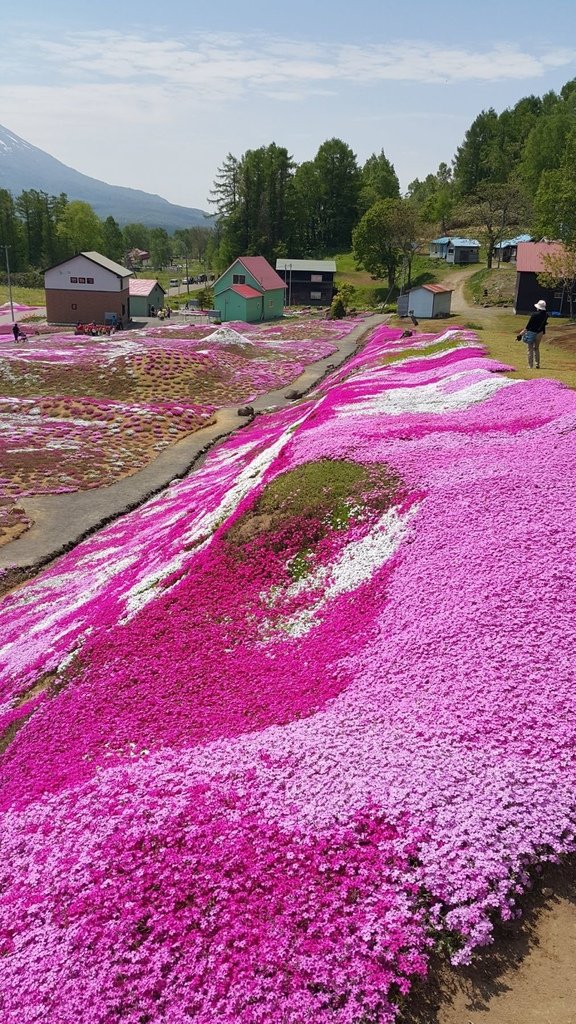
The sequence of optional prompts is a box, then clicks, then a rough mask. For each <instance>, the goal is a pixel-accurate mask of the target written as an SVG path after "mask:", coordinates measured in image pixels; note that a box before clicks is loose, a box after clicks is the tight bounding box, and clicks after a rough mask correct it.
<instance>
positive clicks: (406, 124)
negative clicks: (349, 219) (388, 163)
mask: <svg viewBox="0 0 576 1024" xmlns="http://www.w3.org/2000/svg"><path fill="white" fill-rule="evenodd" d="M575 57H576V50H573V49H569V48H568V47H564V48H555V49H552V48H547V47H546V46H545V45H544V44H543V45H542V48H541V49H538V46H537V45H536V44H535V45H534V46H533V47H531V48H530V52H525V51H524V49H523V48H522V47H521V46H520V45H508V44H505V43H500V44H496V43H493V44H491V45H490V46H487V47H484V48H482V49H478V50H476V49H473V48H472V47H466V46H446V45H445V44H440V43H435V42H425V41H414V40H410V41H403V40H395V41H394V40H390V39H389V40H387V41H386V42H382V43H366V45H363V46H359V45H351V44H348V43H343V42H339V43H329V42H324V41H322V42H314V41H310V40H298V39H296V38H288V39H284V38H281V37H279V36H277V35H274V36H272V35H265V34H263V33H257V34H256V33H254V34H248V33H245V34H235V33H227V34H216V33H213V32H212V33H209V32H205V33H196V34H192V35H178V37H173V38H170V37H168V36H164V37H160V38H158V37H156V38H154V39H152V38H144V37H143V35H141V34H138V33H137V32H133V33H132V34H123V33H120V32H117V31H108V30H107V31H99V32H76V33H72V32H70V33H69V34H60V35H58V36H56V35H54V37H53V38H51V37H50V36H49V35H44V37H43V38H35V39H34V44H33V59H31V43H30V37H29V35H26V34H22V35H21V36H20V37H17V38H13V39H12V40H11V43H10V46H7V47H5V48H4V50H3V59H2V83H1V84H0V111H1V114H0V120H1V121H2V122H3V123H4V124H5V125H6V127H8V128H9V129H11V130H12V131H15V132H17V133H18V134H19V135H21V136H22V137H23V138H25V139H26V140H27V141H29V142H31V143H33V144H34V145H36V146H39V147H40V148H42V149H44V150H46V151H47V152H49V153H51V154H52V155H53V156H55V157H57V158H58V159H60V160H62V161H63V162H64V163H67V164H69V165H70V166H72V167H75V168H76V169H78V170H81V171H84V173H86V174H90V175H92V176H93V177H97V178H100V179H102V180H104V181H109V182H112V183H114V184H123V185H130V186H132V187H138V188H143V189H145V190H147V191H152V192H159V193H160V194H161V195H164V196H166V198H169V199H171V200H172V201H174V202H181V203H184V204H185V205H194V206H198V205H200V206H201V205H204V206H205V205H206V200H205V197H206V196H207V194H208V191H209V189H210V187H211V184H212V182H213V180H214V174H215V172H216V168H217V167H218V166H219V164H220V163H221V162H222V159H223V158H224V156H225V154H226V153H227V152H229V151H231V152H234V153H236V154H237V155H239V154H240V153H241V152H243V151H244V150H245V149H247V148H252V147H254V146H259V145H264V144H267V143H268V142H270V141H271V140H272V139H274V138H277V136H280V137H278V138H277V141H278V142H279V143H281V144H283V145H286V146H287V147H288V148H289V149H290V151H293V152H294V156H295V158H296V159H297V161H298V162H300V161H301V160H303V159H310V158H311V157H312V156H313V155H314V152H315V150H316V149H317V147H318V145H319V144H320V142H322V141H323V139H325V138H328V137H330V135H331V134H341V137H342V138H346V140H347V141H349V143H350V144H351V145H352V146H353V148H355V149H356V151H358V152H359V154H362V152H364V153H365V155H368V154H369V153H370V152H372V151H373V150H374V149H379V148H380V146H381V145H385V146H386V150H387V155H389V157H390V158H391V159H392V161H393V163H394V165H395V167H396V170H397V173H398V174H399V176H400V179H401V181H403V180H405V181H406V182H408V181H410V180H412V179H413V178H414V177H416V176H417V175H418V176H420V175H421V174H425V173H428V171H429V170H432V169H434V167H435V166H437V164H438V162H439V161H440V160H449V159H450V156H451V153H453V152H454V151H455V148H456V146H457V145H458V144H459V142H460V140H461V137H462V133H463V131H464V130H465V129H466V126H467V124H468V123H470V121H471V120H472V119H473V117H474V116H476V114H477V113H478V110H479V106H478V105H477V96H478V92H479V91H480V90H482V93H483V95H484V94H485V93H486V92H487V91H488V90H487V86H488V83H500V82H504V81H505V80H508V81H509V82H512V83H515V84H516V87H517V88H516V91H518V89H519V88H522V86H521V84H519V83H522V82H523V81H526V82H527V83H529V85H528V86H527V87H526V91H532V90H533V89H534V84H533V83H534V82H535V81H537V80H539V79H543V80H544V79H545V77H546V75H548V76H549V75H550V71H551V69H559V68H563V67H567V66H568V65H570V64H573V63H574V61H575ZM571 73H572V71H570V74H571ZM567 77H568V76H567ZM394 83H403V84H404V85H408V86H409V85H414V86H415V87H416V89H415V90H414V95H416V94H418V97H419V98H418V99H417V100H416V101H414V100H413V99H412V100H411V99H408V98H407V97H408V92H409V90H408V89H406V90H401V89H400V88H394ZM438 85H440V86H442V87H444V88H445V91H444V92H442V94H441V95H440V92H439V91H438V90H435V89H434V88H431V86H438ZM466 85H467V86H468V90H467V94H468V95H469V96H470V97H472V96H473V97H474V98H471V99H470V113H469V115H468V111H467V110H465V109H463V104H462V102H461V100H462V97H463V96H464V93H465V90H464V88H461V87H464V86H466ZM418 87H420V88H418ZM446 87H448V88H449V87H452V88H449V91H448V89H447V88H446ZM474 87H476V93H475V94H474ZM513 88H514V86H512V85H511V86H509V88H508V90H507V92H508V94H509V93H510V91H511V90H512V89H513ZM496 89H497V90H498V94H499V93H500V86H499V84H498V85H495V86H494V90H496ZM494 90H493V92H494ZM480 102H484V100H481V101H480ZM507 102H509V100H507V99H506V97H505V96H504V90H502V105H503V106H504V105H505V104H506V103H507ZM415 104H416V106H415ZM350 107H353V109H354V114H353V118H352V120H351V117H352V115H350V114H349V113H348V114H343V110H344V109H345V108H347V109H350ZM343 117H347V118H348V120H347V121H345V122H344V121H343ZM440 120H441V121H442V131H441V132H439V131H438V130H435V131H432V129H431V125H433V124H435V125H436V126H438V123H439V121H440ZM415 136H416V139H417V141H416V142H415ZM172 143H173V145H172Z"/></svg>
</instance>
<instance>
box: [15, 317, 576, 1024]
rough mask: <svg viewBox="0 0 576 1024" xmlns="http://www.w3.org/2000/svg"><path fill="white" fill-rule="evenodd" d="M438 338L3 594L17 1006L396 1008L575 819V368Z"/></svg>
mask: <svg viewBox="0 0 576 1024" xmlns="http://www.w3.org/2000/svg"><path fill="white" fill-rule="evenodd" d="M443 341H444V345H443V348H442V350H440V351H434V352H430V351H428V349H430V346H431V345H432V344H436V343H437V342H438V339H437V338H431V337H425V336H416V337H415V338H414V337H413V338H411V339H410V340H409V345H410V348H411V349H414V348H415V347H417V348H420V349H421V354H418V355H411V356H410V357H408V358H403V347H404V348H405V347H406V345H407V344H408V342H406V343H403V342H400V339H399V332H394V331H391V330H389V329H386V328H383V329H380V330H378V331H376V332H375V334H374V336H373V338H372V339H371V341H370V342H369V343H368V345H367V346H366V347H365V348H364V350H363V351H362V352H360V353H358V354H357V355H356V356H355V357H354V359H353V360H351V361H350V362H349V363H347V364H346V367H342V368H340V369H339V370H338V371H336V372H335V373H334V374H333V376H332V379H331V381H329V382H324V384H323V385H322V387H321V388H319V389H318V391H317V393H316V394H315V395H312V396H311V397H310V399H309V400H308V401H307V402H306V403H302V404H301V405H300V406H299V407H298V408H290V409H287V410H284V411H282V412H279V413H277V414H274V415H272V416H269V417H266V418H264V417H262V418H259V419H258V420H257V421H255V422H254V423H253V424H252V425H251V426H250V427H249V428H247V429H246V430H244V431H242V432H241V433H240V434H239V435H237V436H235V437H234V438H232V439H230V440H229V441H228V442H227V443H226V444H224V445H222V446H221V447H220V448H219V449H218V450H217V451H215V452H214V453H213V454H212V455H211V456H210V457H209V458H208V459H207V461H206V463H205V464H204V466H203V467H202V469H201V470H200V471H199V472H198V473H197V474H195V475H194V477H193V478H190V479H187V480H183V481H180V482H178V483H176V484H175V485H174V486H171V487H170V488H168V489H167V491H166V492H165V493H164V494H163V495H160V496H158V497H157V498H155V499H154V500H152V501H151V502H149V503H148V504H147V505H145V506H143V507H142V508H140V509H138V510H137V511H135V512H134V513H132V514H131V515H129V516H126V517H124V518H123V519H122V520H119V521H118V522H116V523H114V524H112V525H111V526H110V527H108V528H106V529H105V530H102V531H100V532H99V533H98V534H96V535H95V536H94V537H92V538H90V539H89V540H87V541H85V542H84V543H83V544H81V545H79V546H78V547H77V548H76V549H75V550H74V551H73V552H71V553H70V554H68V555H67V556H65V557H64V558H62V559H60V561H59V562H58V563H57V564H55V565H54V566H52V567H50V568H49V569H47V570H46V571H45V572H43V573H42V574H41V575H40V576H39V577H37V578H36V579H35V580H32V581H30V582H29V583H28V584H26V585H25V586H23V587H21V588H20V589H19V590H18V591H15V592H14V593H13V594H11V595H8V596H7V597H6V598H4V599H3V601H2V602H0V635H1V636H2V647H1V649H0V700H1V704H0V713H1V715H2V720H1V726H0V728H2V729H4V734H3V735H4V738H5V744H6V749H5V751H4V753H3V755H2V758H1V761H0V764H1V768H2V771H1V785H0V807H1V808H2V816H3V828H2V831H1V833H0V834H1V836H2V838H1V839H0V853H1V856H0V893H1V896H0V949H1V950H2V952H3V954H4V955H3V956H2V959H1V960H0V963H2V974H3V986H2V995H1V997H0V999H1V1000H3V1003H2V1010H3V1019H5V1020H6V1022H7V1024H17V1022H18V1024H19V1022H20V1021H22V1020H26V1021H36V1020H38V1021H40V1020H45V1019H49V1020H50V1021H51V1022H52V1021H54V1022H55V1024H84V1022H86V1024H88V1022H90V1024H93V1022H96V1024H104V1022H106V1024H108V1022H111V1021H113V1020H123V1021H127V1022H130V1024H137V1022H138V1024H141V1022H142V1021H143V1020H145V1021H151V1022H152V1021H153V1022H155V1021H161V1020H167V1021H170V1022H171V1024H172V1022H176V1024H180V1022H185V1021H190V1020H197V1021H199V1022H201V1024H211V1022H212V1021H214V1020H219V1021H220V1020H221V1021H223V1022H225V1024H232V1022H233V1021H240V1022H242V1024H251V1022H253V1021H254V1022H256V1024H259V1022H262V1024H263V1022H264V1021H266V1022H268V1021H270V1022H273V1024H284V1022H289V1024H301V1022H303V1021H308V1020H310V1021H320V1022H323V1021H342V1022H346V1024H360V1022H361V1021H365V1020H367V1019H368V1020H371V1021H375V1022H376V1021H380V1022H389V1021H392V1020H393V1019H394V1016H395V1012H396V1010H395V1008H396V1006H397V1004H398V1000H399V999H401V997H402V995H403V994H404V993H406V992H407V991H408V989H409V987H410V982H411V979H412V978H413V977H414V976H415V975H418V974H423V973H425V971H426V968H427V960H428V956H429V953H430V950H431V948H432V947H433V945H434V944H435V943H436V942H438V941H439V940H440V939H443V940H444V941H448V943H449V944H450V945H451V947H452V950H453V959H454V962H456V963H458V962H462V961H466V960H467V959H468V958H469V956H470V954H471V952H472V950H473V949H474V948H475V947H476V946H479V945H482V944H483V943H485V942H487V941H489V940H490V936H491V932H492V926H493V921H494V919H495V918H496V917H504V918H509V917H510V916H513V915H515V914H517V913H518V912H519V911H518V899H519V896H520V895H521V893H522V892H523V890H524V889H525V888H526V886H527V885H528V884H529V880H530V871H531V869H532V868H535V867H536V866H537V865H539V864H541V863H542V862H543V861H546V860H548V859H557V858H558V857H560V856H562V855H563V854H564V853H565V852H570V851H573V850H574V846H575V841H574V837H575V828H576V821H575V812H576V806H575V805H576V800H575V797H574V793H575V792H576V788H575V787H576V765H575V758H574V740H575V730H576V695H575V690H574V686H573V670H572V663H573V652H572V646H573V644H572V639H571V637H572V622H573V618H574V596H573V595H574V593H575V587H574V584H575V582H576V581H575V578H574V577H575V575H576V574H575V570H574V560H573V558H572V556H571V548H572V537H573V533H574V525H575V524H574V518H575V513H574V502H573V488H572V485H571V475H570V467H571V466H572V464H573V460H574V455H575V447H576V432H575V430H574V425H575V423H576V396H575V395H574V393H573V392H571V391H569V390H568V389H566V388H564V387H562V386H560V385H558V384H556V383H554V382H551V381H547V380H539V381H530V382H525V381H513V380H511V379H509V378H506V377H505V376H503V375H502V374H501V373H499V372H497V371H498V370H499V369H502V367H499V366H498V365H497V364H495V363H494V362H493V361H490V360H488V359H487V358H486V357H485V355H484V354H483V352H482V349H481V347H480V346H479V344H478V342H477V340H476V339H475V337H474V336H473V335H471V334H470V333H468V332H457V333H453V332H451V333H449V334H447V335H446V336H444V339H443ZM391 353H392V354H397V356H398V358H397V360H396V361H394V362H392V363H390V364H386V363H385V362H383V360H384V359H385V358H386V359H388V358H389V357H390V354H391ZM326 460H332V467H333V477H334V480H339V481H344V482H346V481H347V480H354V481H358V480H359V481H360V483H359V484H358V483H356V484H354V486H355V487H356V490H354V489H353V488H352V485H350V487H351V488H352V489H350V490H349V491H348V492H346V491H345V490H343V491H342V492H339V496H338V497H337V498H336V497H335V498H334V501H333V505H332V506H331V507H330V508H329V514H328V515H327V514H326V507H325V506H324V505H323V504H322V488H323V487H324V489H325V490H326V492H328V491H329V487H330V474H328V475H327V476H326V477H325V478H321V479H324V480H325V483H324V484H323V485H322V486H320V487H319V488H316V490H313V489H312V490H311V491H310V494H309V496H308V499H307V500H308V501H309V505H306V502H303V503H300V504H298V500H297V499H298V493H299V491H298V488H301V487H304V484H303V483H302V481H303V480H305V479H306V477H305V474H306V473H307V472H310V471H311V469H313V468H314V467H315V466H320V465H324V464H325V463H326ZM287 473H290V474H292V476H291V477H289V478H286V479H290V480H292V481H294V484H293V490H292V491H290V489H288V490H287V491H285V492H284V491H282V490H279V491H278V494H280V495H283V498H282V500H280V499H278V500H277V501H276V503H275V502H274V501H270V502H269V504H268V505H266V504H265V502H266V499H267V496H270V495H274V494H275V493H276V491H275V490H274V489H275V488H280V487H281V485H282V481H283V479H284V478H285V477H284V475H285V474H287ZM299 474H300V475H299ZM303 474H304V475H303ZM312 479H314V480H315V479H316V477H313V478H312ZM342 486H344V484H342ZM346 486H348V484H347V485H346ZM335 493H336V492H335ZM293 494H295V495H296V497H291V495H293ZM342 494H344V497H342ZM346 495H348V497H346ZM291 501H292V502H293V503H292V504H290V502H291ZM535 610H537V614H536V612H535ZM23 636H26V643H23V642H22V637H23ZM8 740H10V742H8Z"/></svg>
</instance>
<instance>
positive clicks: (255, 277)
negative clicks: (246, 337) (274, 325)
mask: <svg viewBox="0 0 576 1024" xmlns="http://www.w3.org/2000/svg"><path fill="white" fill-rule="evenodd" d="M285 287H286V286H285V284H284V281H283V280H282V278H281V277H280V275H279V274H277V273H276V271H275V270H274V268H273V267H271V266H270V264H269V263H268V260H266V259H264V256H239V257H238V259H236V260H234V263H232V264H231V265H230V266H229V267H228V270H225V271H224V273H223V274H222V275H221V276H220V277H219V278H218V280H217V281H215V282H214V285H213V289H214V309H217V310H218V312H219V314H220V319H221V320H222V322H223V323H225V322H227V321H230V320H243V321H244V322H245V323H248V324H253V323H258V321H260V320H277V319H278V318H279V317H281V316H283V314H284V289H285Z"/></svg>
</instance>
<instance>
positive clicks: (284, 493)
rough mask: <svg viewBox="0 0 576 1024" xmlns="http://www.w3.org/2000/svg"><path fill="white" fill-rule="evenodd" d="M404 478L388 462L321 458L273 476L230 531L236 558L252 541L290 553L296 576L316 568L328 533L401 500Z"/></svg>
mask: <svg viewBox="0 0 576 1024" xmlns="http://www.w3.org/2000/svg"><path fill="white" fill-rule="evenodd" d="M401 488H402V482H401V480H400V478H399V477H398V476H397V475H396V474H394V473H393V472H391V471H390V470H389V469H388V468H387V467H386V466H382V465H375V466H362V465H361V464H360V463H357V462H352V461H350V460H347V459H318V460H317V461H315V462H307V463H305V464H304V465H302V466H297V467H296V468H295V469H291V470H289V471H288V472H286V473H282V474H281V475H280V476H278V477H276V478H275V479H274V480H272V481H271V482H270V483H269V484H268V485H267V487H266V489H265V490H264V491H263V493H262V494H261V495H260V496H259V497H258V499H257V500H256V502H255V503H254V505H253V507H252V508H251V509H249V510H248V511H247V512H246V513H245V515H244V516H243V517H242V519H240V520H239V521H237V522H236V523H235V524H234V525H233V526H232V528H231V529H230V531H229V532H228V538H227V539H228V542H229V543H230V545H231V546H232V548H234V549H235V552H236V555H237V557H240V558H243V557H250V556H251V551H252V547H253V545H255V544H256V545H258V548H259V550H260V551H261V550H262V546H263V547H264V549H266V548H269V550H270V551H273V552H274V553H275V554H276V555H278V554H279V553H280V554H285V555H286V557H287V562H286V565H287V568H288V572H289V574H290V576H291V577H292V579H294V580H298V579H302V578H303V577H305V576H307V575H308V573H309V572H310V571H311V570H312V568H313V564H314V559H315V550H316V547H317V545H318V544H319V543H320V541H322V539H323V538H324V537H326V536H327V535H328V534H330V533H332V532H333V531H335V530H345V529H346V528H347V527H348V526H349V525H350V524H351V523H352V522H353V521H354V520H357V521H360V520H362V519H364V518H365V517H366V516H369V517H371V518H375V517H377V516H379V515H381V514H382V513H383V512H384V511H386V510H387V509H388V508H390V506H391V505H392V504H393V503H394V502H395V501H396V500H397V499H398V496H399V494H400V492H401Z"/></svg>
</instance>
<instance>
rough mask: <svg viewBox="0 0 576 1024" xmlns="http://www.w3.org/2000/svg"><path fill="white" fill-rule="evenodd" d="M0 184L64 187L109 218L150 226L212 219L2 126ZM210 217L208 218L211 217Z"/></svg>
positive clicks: (12, 188)
mask: <svg viewBox="0 0 576 1024" xmlns="http://www.w3.org/2000/svg"><path fill="white" fill-rule="evenodd" d="M0 188H5V189H7V190H8V191H9V192H11V193H12V194H13V195H19V194H20V193H21V192H23V191H26V190H27V189H38V190H39V191H41V192H47V193H48V194H49V195H60V194H61V193H62V192H65V193H66V195H67V196H68V198H69V199H81V200H83V201H84V202H86V203H90V206H91V207H92V208H93V209H94V211H95V212H96V213H97V214H98V216H99V217H102V218H103V219H105V218H106V217H109V216H112V217H114V219H115V220H116V221H117V222H118V224H120V225H123V224H130V223H134V222H137V223H140V224H146V225H147V227H162V228H166V230H167V231H174V230H176V229H177V228H190V227H197V226H202V227H206V226H207V224H210V222H211V221H212V220H213V218H212V216H211V215H210V214H206V213H204V211H203V210H198V209H195V208H189V207H186V206H176V205H174V204H173V203H169V202H168V200H167V199H162V197H161V196H157V195H152V194H151V193H150V192H141V191H140V190H139V189H134V188H125V187H123V186H121V185H109V184H107V182H105V181H99V180H98V179H97V178H91V177H89V176H88V175H87V174H81V173H80V171H75V170H74V169H73V168H72V167H67V166H66V164H63V163H61V162H60V160H56V159H55V158H54V157H53V156H50V154H49V153H45V152H44V150H42V149H38V147H37V146H32V145H31V144H30V143H29V142H26V141H25V140H24V139H21V138H20V137H19V136H18V135H15V134H14V133H13V132H11V131H9V130H8V129H7V128H4V127H3V126H2V125H0ZM207 218H208V219H207Z"/></svg>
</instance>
